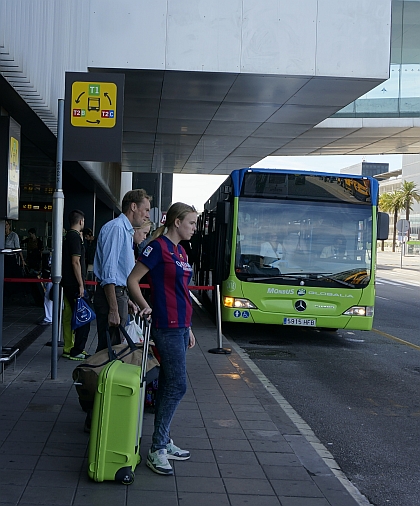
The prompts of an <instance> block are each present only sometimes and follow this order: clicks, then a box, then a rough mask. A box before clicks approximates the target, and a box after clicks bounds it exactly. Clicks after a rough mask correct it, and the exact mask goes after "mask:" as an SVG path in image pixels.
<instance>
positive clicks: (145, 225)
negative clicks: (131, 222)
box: [133, 220, 152, 230]
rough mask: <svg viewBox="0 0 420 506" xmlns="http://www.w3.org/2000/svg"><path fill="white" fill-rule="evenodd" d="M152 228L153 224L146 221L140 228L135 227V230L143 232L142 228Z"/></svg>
mask: <svg viewBox="0 0 420 506" xmlns="http://www.w3.org/2000/svg"><path fill="white" fill-rule="evenodd" d="M151 226H152V222H151V221H150V220H146V221H145V222H144V223H143V224H142V225H140V226H139V227H133V228H134V230H141V229H142V228H146V227H151Z"/></svg>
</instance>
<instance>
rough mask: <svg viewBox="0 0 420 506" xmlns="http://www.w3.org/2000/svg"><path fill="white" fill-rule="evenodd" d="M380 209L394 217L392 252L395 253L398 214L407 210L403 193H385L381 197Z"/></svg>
mask: <svg viewBox="0 0 420 506" xmlns="http://www.w3.org/2000/svg"><path fill="white" fill-rule="evenodd" d="M379 209H380V210H381V211H384V212H385V213H388V214H392V215H393V217H394V227H393V234H392V251H395V244H396V240H397V221H398V213H399V212H400V211H401V210H403V209H405V206H404V201H403V192H402V191H393V192H389V193H383V194H382V195H380V196H379Z"/></svg>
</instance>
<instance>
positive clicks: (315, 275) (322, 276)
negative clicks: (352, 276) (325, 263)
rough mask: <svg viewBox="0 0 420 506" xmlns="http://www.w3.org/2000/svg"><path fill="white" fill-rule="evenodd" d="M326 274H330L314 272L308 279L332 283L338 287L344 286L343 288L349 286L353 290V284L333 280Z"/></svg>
mask: <svg viewBox="0 0 420 506" xmlns="http://www.w3.org/2000/svg"><path fill="white" fill-rule="evenodd" d="M326 274H331V273H330V272H323V273H321V272H316V273H313V275H312V276H309V277H310V279H314V278H315V279H325V280H327V281H334V282H335V283H338V284H340V285H344V286H349V287H350V288H354V286H355V285H354V284H353V283H347V281H343V280H342V279H337V278H334V277H332V276H328V275H326Z"/></svg>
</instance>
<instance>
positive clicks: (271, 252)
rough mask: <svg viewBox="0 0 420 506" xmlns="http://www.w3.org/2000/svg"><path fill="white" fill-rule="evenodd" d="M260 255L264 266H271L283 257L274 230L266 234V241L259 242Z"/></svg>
mask: <svg viewBox="0 0 420 506" xmlns="http://www.w3.org/2000/svg"><path fill="white" fill-rule="evenodd" d="M260 256H261V257H262V260H261V262H262V265H263V266H264V267H270V266H273V263H275V262H277V261H278V260H281V259H282V258H283V247H282V245H281V243H279V241H278V239H277V234H276V233H275V232H270V233H269V234H268V235H267V241H265V242H263V243H261V246H260Z"/></svg>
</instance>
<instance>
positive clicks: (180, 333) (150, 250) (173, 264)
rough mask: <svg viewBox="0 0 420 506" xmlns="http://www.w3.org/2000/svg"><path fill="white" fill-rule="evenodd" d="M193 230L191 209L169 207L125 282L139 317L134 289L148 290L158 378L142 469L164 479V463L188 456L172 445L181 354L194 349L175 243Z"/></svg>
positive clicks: (182, 388)
mask: <svg viewBox="0 0 420 506" xmlns="http://www.w3.org/2000/svg"><path fill="white" fill-rule="evenodd" d="M196 226H197V212H196V210H195V209H194V207H192V206H189V205H187V204H183V203H181V202H177V203H176V204H173V205H172V206H171V207H170V208H169V210H168V212H167V214H166V222H165V225H164V226H163V227H160V228H159V229H157V230H156V232H155V233H154V239H153V240H152V241H151V242H150V243H149V244H148V245H147V246H146V248H145V249H144V250H143V251H142V253H141V254H140V256H139V258H138V260H137V263H136V265H135V267H134V269H133V270H132V272H131V274H130V276H129V277H128V281H127V286H128V289H129V292H130V298H131V299H132V300H133V301H134V302H135V303H137V304H138V305H139V307H140V308H141V309H143V314H150V313H151V309H150V308H149V307H148V304H147V302H146V300H145V299H144V297H143V295H142V293H141V291H140V288H139V282H140V280H141V279H142V278H143V276H146V279H147V281H148V283H149V284H150V288H151V295H150V298H151V305H152V308H153V318H152V338H153V340H154V342H155V345H156V347H157V350H158V352H159V355H160V372H159V384H158V390H157V394H156V406H155V422H154V433H153V438H152V447H151V449H150V450H149V454H148V457H147V466H148V467H150V469H152V471H154V472H155V473H158V474H163V475H170V474H173V469H172V467H171V465H170V463H169V460H171V459H173V460H187V459H189V458H190V452H189V451H187V450H182V449H181V448H179V447H178V446H176V445H174V443H173V441H172V439H171V437H170V425H171V421H172V418H173V415H174V413H175V411H176V409H177V407H178V405H179V403H180V401H181V399H182V397H183V396H184V394H185V392H186V389H187V374H186V351H187V349H188V348H192V347H193V346H194V344H195V337H194V334H193V332H192V330H191V317H192V301H191V296H190V293H189V290H188V285H189V283H190V280H191V276H192V267H191V265H190V264H189V263H188V258H187V254H186V252H185V249H184V248H183V247H182V246H181V245H180V244H179V243H180V241H189V240H190V239H191V237H192V236H193V234H194V232H195V230H196Z"/></svg>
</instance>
